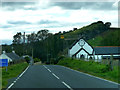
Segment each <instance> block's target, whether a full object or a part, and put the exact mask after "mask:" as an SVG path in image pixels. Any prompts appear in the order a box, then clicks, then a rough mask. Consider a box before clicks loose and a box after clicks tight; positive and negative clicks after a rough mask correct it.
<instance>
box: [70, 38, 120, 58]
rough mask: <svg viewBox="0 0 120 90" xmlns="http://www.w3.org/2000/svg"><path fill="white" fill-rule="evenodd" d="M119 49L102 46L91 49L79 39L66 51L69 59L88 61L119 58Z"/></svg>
mask: <svg viewBox="0 0 120 90" xmlns="http://www.w3.org/2000/svg"><path fill="white" fill-rule="evenodd" d="M118 50H120V47H113V46H109V47H106V46H103V47H95V48H93V47H92V46H91V45H90V44H89V43H88V42H87V41H85V40H84V39H82V38H80V39H79V40H77V41H76V42H75V43H74V44H73V45H72V46H71V47H70V48H69V50H68V56H69V57H75V58H85V59H86V60H88V59H90V58H91V59H96V60H97V59H99V60H101V59H102V58H110V56H111V55H113V58H116V59H117V58H120V52H119V51H118Z"/></svg>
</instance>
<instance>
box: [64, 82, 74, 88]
mask: <svg viewBox="0 0 120 90" xmlns="http://www.w3.org/2000/svg"><path fill="white" fill-rule="evenodd" d="M62 83H63V84H64V85H65V86H66V87H67V88H69V89H70V90H73V89H72V88H71V87H70V86H69V85H67V84H66V83H65V82H62Z"/></svg>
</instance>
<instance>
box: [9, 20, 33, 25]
mask: <svg viewBox="0 0 120 90" xmlns="http://www.w3.org/2000/svg"><path fill="white" fill-rule="evenodd" d="M8 24H16V25H24V24H31V23H30V22H27V21H8Z"/></svg>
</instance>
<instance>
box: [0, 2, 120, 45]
mask: <svg viewBox="0 0 120 90" xmlns="http://www.w3.org/2000/svg"><path fill="white" fill-rule="evenodd" d="M105 1H106V2H105ZM118 1H119V0H104V1H102V0H101V1H100V2H98V0H89V1H88V0H82V1H80V0H66V1H65V0H29V2H28V0H19V1H17V2H16V1H15V0H1V2H0V6H1V7H0V44H11V43H12V40H13V36H14V35H15V34H16V33H17V32H22V33H23V32H26V34H29V33H32V32H35V33H36V32H37V31H39V30H42V29H48V30H49V32H50V33H57V32H59V31H61V32H62V31H69V30H73V28H81V27H83V26H86V25H89V24H91V23H93V22H97V21H103V22H104V23H105V22H111V23H112V25H111V27H118Z"/></svg>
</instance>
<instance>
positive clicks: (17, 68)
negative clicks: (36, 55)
mask: <svg viewBox="0 0 120 90" xmlns="http://www.w3.org/2000/svg"><path fill="white" fill-rule="evenodd" d="M27 66H28V64H27V63H25V62H24V63H19V64H14V65H11V66H8V67H7V72H6V68H2V88H6V86H7V84H8V79H11V78H14V77H17V76H18V75H19V74H20V73H21V72H22V71H23V70H24V69H25V68H26V67H27Z"/></svg>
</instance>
